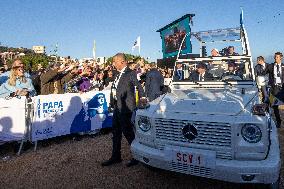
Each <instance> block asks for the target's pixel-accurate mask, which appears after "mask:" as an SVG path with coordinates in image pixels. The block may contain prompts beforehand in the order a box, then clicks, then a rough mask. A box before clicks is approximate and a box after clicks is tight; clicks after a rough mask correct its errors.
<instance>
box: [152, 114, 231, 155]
mask: <svg viewBox="0 0 284 189" xmlns="http://www.w3.org/2000/svg"><path fill="white" fill-rule="evenodd" d="M189 123H191V124H193V125H194V126H195V127H196V128H197V132H198V136H197V138H195V139H194V140H192V141H189V140H188V139H186V138H185V137H184V136H183V134H182V128H183V127H184V126H186V125H187V124H189ZM155 126H156V138H157V139H160V140H166V141H173V142H183V143H191V144H197V145H204V146H206V147H209V148H210V147H219V149H220V147H223V148H224V149H225V150H226V149H227V150H226V151H216V156H217V157H216V158H220V159H232V152H231V150H228V149H231V145H232V142H231V126H230V124H228V123H217V122H197V121H195V122H190V121H187V120H174V119H155ZM158 148H159V149H163V148H164V145H163V144H159V143H158ZM207 149H208V148H207Z"/></svg>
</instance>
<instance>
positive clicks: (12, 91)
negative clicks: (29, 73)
mask: <svg viewBox="0 0 284 189" xmlns="http://www.w3.org/2000/svg"><path fill="white" fill-rule="evenodd" d="M35 94H36V92H35V89H34V86H33V84H32V80H31V79H30V78H27V77H26V75H25V70H24V66H23V64H22V61H21V60H20V59H16V60H14V61H13V64H12V69H11V71H10V75H9V79H8V80H7V81H6V82H5V83H4V84H2V85H1V87H0V98H5V97H16V96H34V95H35Z"/></svg>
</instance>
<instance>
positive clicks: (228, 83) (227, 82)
mask: <svg viewBox="0 0 284 189" xmlns="http://www.w3.org/2000/svg"><path fill="white" fill-rule="evenodd" d="M222 81H223V82H225V83H226V84H227V85H230V86H233V84H232V83H230V82H229V81H227V80H222Z"/></svg>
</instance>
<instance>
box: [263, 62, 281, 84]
mask: <svg viewBox="0 0 284 189" xmlns="http://www.w3.org/2000/svg"><path fill="white" fill-rule="evenodd" d="M274 64H275V63H273V64H267V66H266V68H265V74H269V81H268V84H269V85H271V86H272V87H273V86H275V80H274ZM280 68H281V85H283V83H284V65H283V64H281V66H280Z"/></svg>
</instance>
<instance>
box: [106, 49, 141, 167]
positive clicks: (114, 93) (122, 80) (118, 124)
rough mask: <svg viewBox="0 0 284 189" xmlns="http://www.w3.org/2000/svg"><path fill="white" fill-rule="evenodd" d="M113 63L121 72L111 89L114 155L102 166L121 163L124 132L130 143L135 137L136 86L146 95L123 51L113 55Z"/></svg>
mask: <svg viewBox="0 0 284 189" xmlns="http://www.w3.org/2000/svg"><path fill="white" fill-rule="evenodd" d="M113 65H114V67H115V68H116V69H117V70H118V71H119V74H118V75H117V77H116V78H115V80H114V82H113V86H112V89H111V99H112V106H113V109H114V110H113V124H112V134H113V137H112V144H113V146H112V156H111V158H110V159H109V160H107V161H105V162H103V163H102V166H109V165H112V164H115V163H120V162H121V161H122V160H121V139H122V133H123V134H124V136H125V138H126V139H127V141H128V143H129V145H130V144H131V143H132V141H133V140H134V138H135V134H134V130H133V128H134V126H133V124H132V123H131V116H132V113H133V111H134V110H135V108H136V95H135V88H136V89H137V90H138V94H139V97H141V98H142V97H143V96H144V91H143V88H142V86H141V85H140V83H139V82H138V80H137V75H136V73H135V72H134V71H132V70H131V69H130V68H128V67H127V62H126V57H125V55H124V54H123V53H118V54H116V55H115V56H114V57H113ZM137 163H138V161H137V160H135V159H131V160H130V162H128V163H127V166H132V165H136V164H137Z"/></svg>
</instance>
